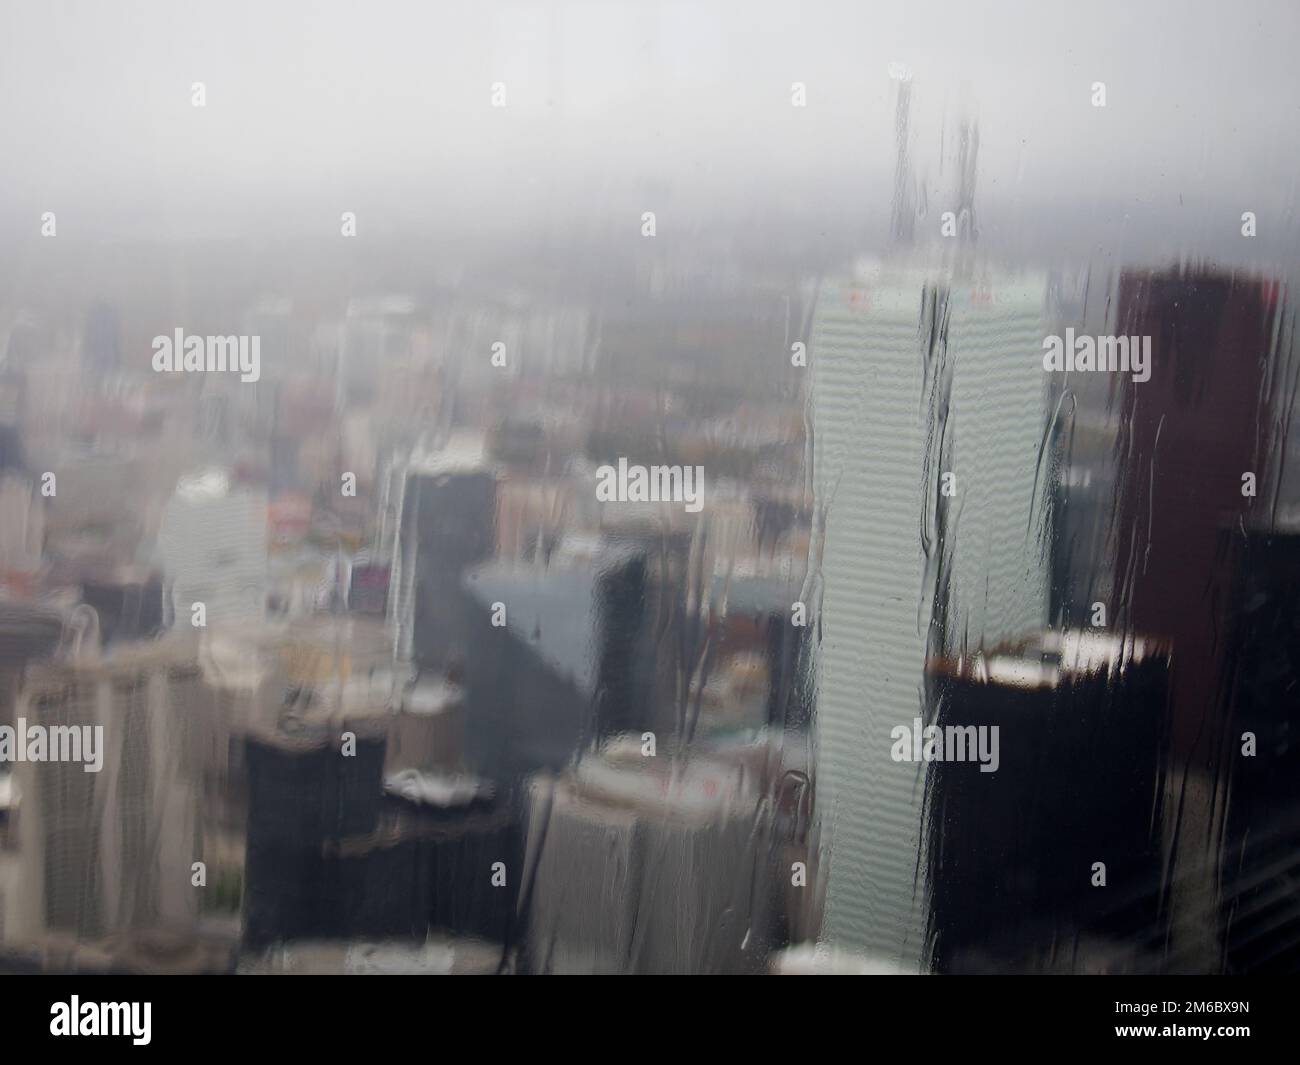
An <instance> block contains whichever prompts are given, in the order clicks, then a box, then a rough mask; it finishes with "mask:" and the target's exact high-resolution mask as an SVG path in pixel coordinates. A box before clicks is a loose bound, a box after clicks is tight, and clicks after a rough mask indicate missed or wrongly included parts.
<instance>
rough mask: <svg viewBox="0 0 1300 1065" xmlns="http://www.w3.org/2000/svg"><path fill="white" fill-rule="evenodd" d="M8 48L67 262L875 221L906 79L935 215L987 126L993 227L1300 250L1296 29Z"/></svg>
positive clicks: (709, 22) (262, 31)
mask: <svg viewBox="0 0 1300 1065" xmlns="http://www.w3.org/2000/svg"><path fill="white" fill-rule="evenodd" d="M986 7H987V8H988V10H981V9H983V8H986ZM3 22H4V30H3V32H0V132H2V133H3V139H4V150H3V152H2V153H0V186H2V187H3V188H4V189H5V190H6V191H5V193H4V196H3V201H4V202H3V207H0V213H2V215H3V222H4V225H5V230H6V232H8V233H10V234H11V235H12V234H14V233H25V232H26V227H27V226H28V223H29V222H30V221H31V219H32V218H34V217H35V216H36V215H39V212H40V211H43V210H55V211H57V212H59V220H60V221H59V225H60V236H64V235H65V234H67V235H75V233H76V232H77V228H78V225H79V223H84V225H85V227H86V229H87V230H89V229H91V228H92V227H106V228H107V229H109V230H113V231H121V232H134V231H147V232H151V233H154V234H158V235H163V236H176V235H187V234H194V233H204V232H226V231H230V230H234V231H239V230H241V229H243V228H249V227H251V228H253V229H258V228H260V227H265V226H282V227H284V229H285V230H286V231H302V230H306V231H314V230H315V229H317V228H319V229H321V230H322V231H326V232H328V231H336V230H337V225H338V213H339V211H341V210H355V211H357V212H359V214H360V217H361V223H360V225H361V230H362V233H363V235H364V234H365V233H370V234H377V233H401V232H404V231H409V230H411V229H413V228H415V229H420V228H424V227H430V226H432V227H435V228H436V227H437V226H439V225H444V224H445V225H450V226H470V227H474V226H483V227H485V228H487V229H492V228H498V227H504V228H506V229H509V228H510V227H512V226H515V225H526V224H528V223H529V222H530V221H534V222H535V221H536V219H537V218H538V216H547V215H551V214H552V213H553V216H554V217H560V218H563V217H566V216H578V217H582V216H584V215H591V214H601V213H604V214H612V215H614V216H619V215H620V214H621V212H631V213H632V214H633V215H635V214H637V213H639V212H640V211H641V210H651V209H653V210H657V211H658V212H659V214H660V226H661V230H660V231H661V233H670V232H671V227H672V223H673V214H672V212H678V215H677V217H678V218H679V219H680V220H682V221H683V222H684V221H685V220H686V219H688V218H689V219H692V223H691V224H695V223H696V222H698V221H699V220H701V219H708V218H709V217H718V216H723V217H725V216H726V215H727V214H728V213H729V212H734V213H736V214H737V215H738V216H740V215H745V214H746V213H747V212H752V211H753V210H755V209H757V208H761V207H762V206H763V205H764V204H767V203H771V204H772V205H774V206H775V207H778V208H789V209H792V210H796V211H797V210H799V209H801V208H808V209H815V210H818V211H823V212H829V213H831V214H832V215H834V214H838V213H840V212H844V213H847V214H855V213H857V214H868V215H881V216H883V215H885V214H887V212H888V209H889V202H890V194H891V191H892V178H891V175H892V167H893V131H892V126H893V100H894V86H893V83H892V82H891V81H890V80H889V77H888V73H887V71H888V64H889V63H890V62H892V61H896V62H902V63H906V64H907V65H909V66H910V67H911V68H912V70H913V72H914V90H913V114H912V130H913V136H912V148H913V152H914V157H915V161H916V174H917V177H918V178H919V179H922V180H925V181H926V182H927V183H928V185H929V186H930V187H931V189H932V190H942V189H944V188H947V187H948V184H946V183H950V181H951V178H952V174H951V168H950V167H949V168H948V169H947V170H946V171H945V172H944V173H942V174H941V173H940V158H939V157H940V145H941V143H942V139H943V138H944V137H945V136H946V137H947V138H948V143H949V147H950V149H951V146H952V143H953V134H954V131H955V128H956V122H957V120H959V119H961V118H963V117H966V116H970V117H974V118H977V119H978V120H979V122H980V133H981V151H980V174H979V186H978V197H979V201H978V202H979V204H980V207H981V209H982V210H984V211H986V212H988V214H987V218H988V219H994V220H996V219H997V218H999V217H1005V216H1006V215H1007V212H1010V214H1011V216H1014V214H1015V211H1016V210H1019V209H1022V208H1023V209H1025V210H1029V209H1031V208H1032V209H1033V210H1036V211H1037V210H1047V211H1048V213H1049V216H1050V210H1051V209H1052V208H1053V207H1054V206H1056V205H1059V206H1060V207H1061V208H1066V207H1069V206H1071V205H1074V204H1076V203H1084V204H1087V203H1089V202H1092V201H1108V202H1122V203H1126V204H1127V203H1131V204H1132V210H1133V212H1134V213H1135V214H1138V215H1140V214H1142V213H1143V212H1147V211H1149V212H1156V213H1160V212H1165V213H1167V212H1171V211H1173V212H1176V211H1178V210H1179V209H1180V204H1181V205H1182V206H1185V207H1187V208H1189V209H1190V208H1192V207H1193V206H1196V205H1206V204H1213V205H1219V204H1222V205H1224V206H1225V208H1227V209H1231V210H1232V211H1235V212H1236V213H1237V214H1239V213H1240V211H1241V210H1247V209H1249V210H1255V211H1257V212H1259V213H1260V216H1261V225H1262V226H1276V227H1279V228H1280V227H1287V229H1288V230H1289V231H1290V232H1294V224H1295V219H1294V204H1295V199H1296V181H1297V177H1296V175H1297V173H1298V172H1300V151H1298V150H1297V147H1296V137H1295V130H1296V129H1297V128H1298V127H1300V63H1298V62H1297V56H1296V54H1295V53H1296V42H1297V40H1300V32H1298V31H1300V5H1296V4H1295V3H1290V2H1286V0H1281V2H1245V3H1237V4H1216V3H1205V2H1196V3H1133V2H1107V3H1091V2H1089V3H1071V4H1068V5H1065V4H1055V3H1032V2H1027V3H992V4H988V5H984V4H974V3H969V2H965V0H957V2H952V3H912V2H907V3H903V2H896V3H870V4H864V3H833V2H815V0H812V2H794V0H783V2H771V0H762V2H752V0H747V2H744V3H734V4H733V3H727V4H722V3H712V4H711V3H704V2H692V3H654V2H649V0H638V2H635V3H634V2H618V0H616V2H610V0H604V2H574V3H519V2H510V3H483V4H427V5H426V4H416V3H393V2H380V3H374V2H368V3H365V4H361V3H340V2H337V0H328V2H319V0H317V2H310V3H307V2H302V3H265V2H256V0H254V2H243V0H231V2H220V3H210V4H193V3H183V2H165V0H157V2H132V3H122V2H113V3H102V2H101V3H94V2H78V3H60V2H34V0H33V2H21V3H17V2H13V0H5V2H4V3H3ZM194 81H203V82H205V84H206V86H207V95H208V104H207V107H206V108H204V109H196V108H194V107H192V106H191V103H190V84H191V83H192V82H194ZM496 81H500V82H504V83H505V84H506V86H507V92H508V106H507V107H506V108H505V109H504V110H499V109H493V108H492V107H491V106H490V86H491V84H492V83H493V82H496ZM792 81H802V82H805V83H806V84H807V87H808V90H807V91H808V105H807V107H806V108H803V109H797V108H794V107H792V106H791V105H790V84H791V82H792ZM1094 81H1104V82H1105V83H1106V86H1107V95H1108V106H1107V107H1106V108H1104V109H1097V108H1094V107H1092V106H1091V103H1090V86H1091V83H1092V82H1094ZM1180 197H1181V200H1180ZM942 206H943V205H942V204H941V203H940V202H938V200H937V199H935V200H932V202H931V207H932V209H935V210H940V209H942ZM1126 210H1127V208H1126ZM33 212H35V214H33ZM1174 217H1177V215H1176V214H1175V215H1174ZM1234 218H1235V215H1233V216H1231V217H1228V218H1227V219H1226V222H1225V225H1226V226H1227V229H1226V230H1225V232H1229V233H1230V232H1231V231H1232V227H1233V224H1234V223H1233V219H1234ZM986 220H987V219H986ZM34 224H35V223H33V225H34ZM750 224H752V222H751V223H750ZM1197 224H1198V225H1200V226H1204V224H1205V221H1204V217H1203V216H1199V215H1198V216H1197ZM1215 224H1216V225H1217V222H1216V223H1215ZM1275 232H1276V230H1275ZM1196 240H1197V234H1196V233H1195V232H1189V234H1188V237H1187V241H1186V244H1187V245H1189V246H1195V244H1196Z"/></svg>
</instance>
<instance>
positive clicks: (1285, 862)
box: [1220, 510, 1300, 974]
mask: <svg viewBox="0 0 1300 1065" xmlns="http://www.w3.org/2000/svg"><path fill="white" fill-rule="evenodd" d="M1220 537H1221V539H1222V540H1223V541H1225V544H1224V547H1225V550H1229V549H1230V548H1229V542H1230V543H1231V544H1232V545H1234V546H1235V548H1236V555H1235V557H1236V561H1237V566H1236V569H1237V579H1236V582H1235V587H1234V589H1233V596H1232V604H1231V606H1232V609H1231V611H1230V616H1231V617H1232V618H1233V624H1232V631H1231V635H1230V636H1229V637H1228V640H1227V643H1228V651H1227V656H1226V657H1227V661H1228V667H1229V670H1230V673H1231V676H1232V680H1231V688H1232V711H1231V712H1232V719H1231V723H1230V726H1229V728H1228V734H1229V736H1230V737H1231V744H1232V747H1233V748H1235V749H1236V751H1237V752H1242V751H1243V749H1244V748H1245V746H1246V743H1247V740H1246V736H1247V734H1249V735H1250V736H1251V737H1253V740H1251V741H1250V742H1251V743H1253V745H1254V751H1255V753H1254V754H1253V755H1252V756H1250V757H1244V756H1241V757H1236V758H1234V759H1233V760H1232V768H1231V770H1230V773H1231V783H1230V784H1229V791H1228V812H1227V815H1226V817H1225V821H1226V824H1225V826H1224V842H1223V850H1224V853H1225V855H1226V860H1225V862H1224V866H1225V868H1224V872H1223V879H1222V893H1223V898H1222V909H1223V912H1222V914H1221V915H1220V920H1221V922H1222V927H1223V928H1224V930H1225V944H1224V946H1225V951H1224V969H1225V970H1226V971H1228V972H1233V973H1244V972H1268V973H1293V974H1294V973H1296V972H1300V899H1297V897H1296V892H1295V888H1294V885H1295V883H1296V879H1297V877H1300V699H1297V698H1296V690H1297V687H1298V686H1300V510H1293V511H1290V512H1289V513H1284V514H1281V515H1279V516H1278V520H1277V521H1276V523H1275V524H1273V525H1272V527H1271V528H1254V529H1249V530H1248V531H1247V534H1246V536H1245V537H1243V536H1242V534H1241V530H1240V529H1239V528H1234V529H1225V530H1223V531H1222V532H1221V534H1220Z"/></svg>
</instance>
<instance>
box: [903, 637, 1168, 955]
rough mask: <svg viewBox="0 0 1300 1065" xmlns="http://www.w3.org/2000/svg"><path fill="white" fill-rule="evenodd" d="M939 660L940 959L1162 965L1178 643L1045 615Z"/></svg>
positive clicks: (934, 795) (934, 836)
mask: <svg viewBox="0 0 1300 1065" xmlns="http://www.w3.org/2000/svg"><path fill="white" fill-rule="evenodd" d="M927 674H928V676H929V679H930V681H931V682H932V685H933V694H934V705H935V707H936V714H935V723H936V725H937V726H938V727H939V728H940V729H942V730H943V732H942V733H940V734H939V735H941V736H942V737H943V739H942V741H941V742H940V743H939V744H938V745H937V749H936V751H935V752H934V753H936V754H938V755H940V758H937V759H936V760H935V761H934V763H933V764H932V765H931V767H930V771H929V775H930V788H929V810H928V816H927V817H926V826H927V845H926V852H927V855H928V857H929V866H930V902H931V923H930V933H931V934H930V937H929V938H930V941H931V942H932V943H933V944H934V956H933V961H934V965H935V967H936V968H937V969H939V970H940V971H942V972H980V971H993V972H1002V971H1014V972H1023V971H1026V970H1040V969H1047V970H1065V971H1096V970H1098V969H1102V970H1109V971H1124V972H1136V971H1149V969H1150V968H1151V967H1153V966H1154V965H1157V964H1158V960H1159V957H1160V952H1159V950H1158V949H1157V945H1158V944H1159V943H1160V942H1161V939H1162V936H1161V930H1160V927H1159V920H1158V916H1159V911H1160V904H1161V902H1162V888H1163V879H1162V873H1163V866H1162V862H1161V858H1162V854H1161V848H1160V840H1159V834H1158V832H1153V831H1152V827H1153V820H1158V818H1156V816H1155V812H1156V811H1158V809H1159V804H1160V801H1161V798H1162V795H1161V780H1160V768H1161V765H1162V758H1163V755H1164V747H1163V741H1164V711H1165V699H1166V696H1167V694H1168V679H1169V656H1168V653H1167V651H1164V650H1163V649H1161V648H1159V647H1156V646H1154V645H1151V644H1149V643H1148V642H1147V641H1144V640H1142V639H1139V638H1134V637H1132V636H1125V637H1120V636H1114V635H1111V634H1108V633H1103V632H1098V631H1096V630H1083V631H1070V632H1064V633H1060V632H1049V631H1043V632H1040V633H1034V634H1031V635H1030V638H1029V639H1027V640H1024V641H1017V642H1015V643H1013V644H1009V645H1007V646H1003V647H995V648H991V649H990V650H988V651H987V652H985V653H983V654H979V655H968V656H965V657H948V656H944V657H941V658H933V659H931V660H930V662H929V663H928V664H927ZM994 730H996V732H995V731H994ZM963 754H964V755H965V756H966V760H961V761H959V760H957V759H956V758H954V757H952V756H954V755H955V756H961V755H963ZM988 767H992V769H991V771H988V772H986V771H985V769H986V768H988ZM1095 862H1102V863H1104V865H1105V875H1106V888H1107V890H1106V891H1099V890H1098V889H1097V888H1096V886H1095V885H1094V878H1095V876H1096V868H1095V866H1094V863H1095Z"/></svg>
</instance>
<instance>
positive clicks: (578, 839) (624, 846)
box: [523, 737, 788, 974]
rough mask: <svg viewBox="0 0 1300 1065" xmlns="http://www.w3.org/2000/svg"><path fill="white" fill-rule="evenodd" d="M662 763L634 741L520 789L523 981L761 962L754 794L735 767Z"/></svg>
mask: <svg viewBox="0 0 1300 1065" xmlns="http://www.w3.org/2000/svg"><path fill="white" fill-rule="evenodd" d="M655 762H658V763H659V765H652V764H651V763H655ZM668 765H669V760H668V759H647V758H642V757H641V755H640V750H639V737H638V740H637V744H636V745H633V746H632V747H631V748H630V749H624V750H622V751H618V750H607V751H606V752H603V753H602V754H600V755H588V756H587V757H585V758H583V759H582V761H580V762H579V763H578V764H577V766H575V767H574V769H573V770H571V771H569V772H567V773H565V774H564V775H563V776H561V777H559V778H558V779H556V778H551V777H549V776H546V775H539V776H537V777H535V778H533V780H532V781H531V786H530V790H529V822H528V836H527V847H526V850H525V856H524V870H525V873H524V875H525V877H527V878H528V882H527V884H526V887H525V889H524V892H523V894H524V898H526V899H527V900H528V906H529V911H528V916H529V922H528V938H527V946H528V950H527V953H528V964H529V968H530V969H531V971H533V972H542V973H603V974H625V973H626V974H630V973H708V972H712V973H719V972H722V973H730V972H744V971H758V970H759V969H760V968H761V966H762V965H763V964H764V963H765V961H766V955H767V950H768V946H769V938H768V935H769V928H770V927H771V912H772V911H771V907H772V890H771V879H770V872H769V867H768V866H767V864H766V859H765V858H764V857H763V855H764V854H765V836H764V832H763V828H764V827H765V826H763V825H761V824H760V825H756V824H755V821H754V818H753V817H752V816H748V812H749V811H752V810H754V809H755V807H756V805H757V795H756V794H754V792H753V790H752V785H751V784H750V782H749V780H748V779H747V778H746V776H745V774H744V772H743V770H742V769H741V768H740V767H739V766H737V765H735V764H732V763H727V762H723V761H721V760H713V759H707V758H699V757H697V758H695V759H692V760H691V761H689V762H687V763H685V764H684V765H681V766H678V767H677V768H676V769H673V770H670V769H669V768H668ZM670 776H671V779H670ZM787 872H788V870H787Z"/></svg>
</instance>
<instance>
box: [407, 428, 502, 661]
mask: <svg viewBox="0 0 1300 1065" xmlns="http://www.w3.org/2000/svg"><path fill="white" fill-rule="evenodd" d="M388 481H389V483H390V484H391V485H392V486H393V487H392V490H391V491H390V492H389V493H387V494H388V499H389V501H388V503H387V504H386V505H385V504H381V507H382V508H383V509H384V510H385V511H386V512H393V511H394V509H395V513H393V516H392V519H391V520H389V521H386V523H385V524H386V527H385V528H381V551H384V550H385V548H386V546H387V545H386V544H385V543H384V542H383V539H382V537H383V536H384V535H385V533H386V534H387V535H388V536H390V537H391V540H392V548H391V551H392V566H391V571H390V572H391V577H390V580H391V583H390V591H389V596H388V612H389V613H388V617H389V621H390V623H391V624H392V626H393V638H394V652H395V655H396V657H397V658H398V659H400V660H403V661H414V662H416V663H418V664H419V665H421V666H430V667H445V666H446V665H447V664H448V663H449V662H450V661H451V660H452V659H454V658H455V657H457V655H458V654H461V653H463V651H464V647H465V643H466V623H467V619H468V617H469V611H470V596H469V593H468V592H466V591H465V590H464V589H463V588H462V586H461V574H462V572H463V571H464V570H465V569H466V568H467V567H469V566H470V565H471V564H472V563H474V562H478V561H480V560H482V559H485V558H488V557H490V556H491V555H492V552H493V550H494V548H495V545H496V474H495V473H494V472H493V470H492V469H491V467H490V466H489V465H488V463H487V458H486V455H485V452H484V440H483V439H482V437H480V436H476V435H475V436H463V437H453V438H452V439H451V440H450V441H449V442H448V445H447V447H445V448H443V449H441V450H439V451H435V452H431V453H426V452H422V451H418V450H417V451H416V453H414V454H413V455H411V457H410V458H409V460H407V461H406V462H405V463H398V464H394V467H393V468H392V469H391V470H390V471H389V477H388ZM394 497H395V498H396V508H394V507H393V505H392V501H393V499H394Z"/></svg>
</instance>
